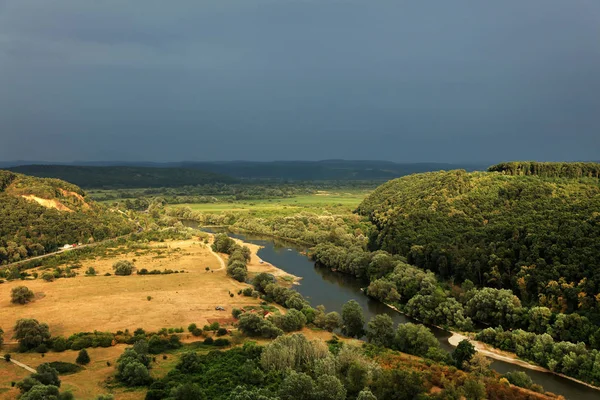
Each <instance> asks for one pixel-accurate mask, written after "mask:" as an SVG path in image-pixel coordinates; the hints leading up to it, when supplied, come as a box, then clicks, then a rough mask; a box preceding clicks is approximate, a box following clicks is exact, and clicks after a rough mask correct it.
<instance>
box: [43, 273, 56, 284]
mask: <svg viewBox="0 0 600 400" xmlns="http://www.w3.org/2000/svg"><path fill="white" fill-rule="evenodd" d="M54 278H55V276H54V274H53V273H52V272H44V273H43V274H42V279H43V280H45V281H46V282H52V281H53V280H54Z"/></svg>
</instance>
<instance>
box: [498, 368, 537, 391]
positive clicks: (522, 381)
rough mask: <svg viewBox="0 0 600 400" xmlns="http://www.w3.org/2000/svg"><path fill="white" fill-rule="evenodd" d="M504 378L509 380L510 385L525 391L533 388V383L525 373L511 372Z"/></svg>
mask: <svg viewBox="0 0 600 400" xmlns="http://www.w3.org/2000/svg"><path fill="white" fill-rule="evenodd" d="M504 377H505V378H506V379H508V381H509V382H510V383H512V384H513V385H515V386H519V387H522V388H525V389H530V388H531V386H533V381H532V380H531V378H530V377H529V375H527V374H526V373H525V372H523V371H510V372H507V373H506V374H504Z"/></svg>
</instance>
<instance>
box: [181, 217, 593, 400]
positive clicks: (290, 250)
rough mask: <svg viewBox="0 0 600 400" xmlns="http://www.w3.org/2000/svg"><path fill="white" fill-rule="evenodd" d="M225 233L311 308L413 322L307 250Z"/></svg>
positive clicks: (545, 379) (549, 383)
mask: <svg viewBox="0 0 600 400" xmlns="http://www.w3.org/2000/svg"><path fill="white" fill-rule="evenodd" d="M188 225H189V226H192V227H197V225H196V224H195V223H188ZM203 230H205V231H207V232H214V230H212V229H207V228H203ZM227 234H228V235H229V236H231V237H234V238H237V239H240V240H243V241H244V242H248V243H253V244H256V245H259V246H262V248H261V249H260V250H259V251H258V256H259V257H260V258H261V259H263V260H265V261H267V262H269V263H271V264H273V265H275V266H276V267H278V268H280V269H282V270H284V271H285V272H288V273H290V274H292V275H296V276H298V277H302V280H301V281H300V285H298V286H295V287H294V288H295V289H296V290H297V291H298V292H299V293H300V294H302V295H303V296H304V298H306V299H307V300H308V301H309V302H310V304H311V305H312V306H313V307H316V306H318V305H320V304H322V305H324V306H325V308H326V309H327V311H328V312H329V311H337V312H340V313H341V311H342V306H343V305H344V304H345V303H346V302H348V301H349V300H356V301H357V302H358V304H360V306H361V307H362V309H363V311H364V314H365V320H366V321H369V320H370V319H371V318H372V317H373V316H375V315H377V314H388V315H389V316H390V317H392V319H393V320H394V322H395V323H396V324H402V323H406V322H411V321H413V320H411V319H410V318H408V317H407V316H405V315H404V314H401V313H399V312H396V311H394V310H392V309H391V308H389V307H387V306H386V305H384V304H383V303H381V302H379V301H376V300H374V299H371V298H370V297H367V296H365V295H364V294H363V293H362V292H361V288H363V287H365V286H366V285H367V283H366V282H361V281H360V280H358V279H356V278H354V277H352V276H350V275H345V274H341V273H337V272H332V271H331V270H329V269H327V268H319V267H316V266H315V263H314V262H312V261H311V260H310V259H309V258H308V257H306V256H305V255H303V254H301V253H302V252H305V251H306V250H307V249H306V248H303V247H301V246H298V245H297V244H293V243H290V242H286V241H282V240H278V239H274V238H271V237H265V236H259V235H254V234H240V233H233V232H229V231H228V232H227ZM415 322H416V321H415ZM429 328H430V329H431V330H432V332H433V333H434V334H435V336H436V337H437V338H438V340H439V341H440V344H441V346H442V348H443V349H445V350H447V351H452V349H453V347H452V346H451V345H450V344H449V343H448V338H449V337H450V333H449V332H447V331H444V330H442V329H439V328H436V327H429ZM491 368H493V369H494V370H496V371H498V372H500V373H506V372H508V371H523V372H525V373H527V375H529V376H530V377H531V379H532V380H533V381H534V382H535V383H537V384H540V385H542V386H543V387H544V389H545V390H546V391H548V392H552V393H555V394H560V395H562V396H564V397H565V398H567V399H577V400H599V399H600V391H598V390H595V389H592V388H589V387H587V386H584V385H580V384H578V383H576V382H573V381H571V380H569V379H565V378H562V377H560V376H557V375H554V374H549V373H546V372H540V371H534V370H530V369H527V368H523V367H520V366H518V365H513V364H509V363H506V362H503V361H497V360H494V361H493V362H492V364H491Z"/></svg>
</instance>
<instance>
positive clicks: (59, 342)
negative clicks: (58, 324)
mask: <svg viewBox="0 0 600 400" xmlns="http://www.w3.org/2000/svg"><path fill="white" fill-rule="evenodd" d="M67 348H68V346H67V339H65V338H64V337H62V336H58V337H55V338H54V340H52V350H54V351H56V352H58V353H60V352H63V351H65V350H67Z"/></svg>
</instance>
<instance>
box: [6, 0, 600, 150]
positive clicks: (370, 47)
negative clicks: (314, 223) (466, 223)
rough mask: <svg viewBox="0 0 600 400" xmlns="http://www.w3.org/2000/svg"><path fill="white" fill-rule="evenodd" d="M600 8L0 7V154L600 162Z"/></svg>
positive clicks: (316, 0)
mask: <svg viewBox="0 0 600 400" xmlns="http://www.w3.org/2000/svg"><path fill="white" fill-rule="evenodd" d="M598 38H600V2H598V1H597V0H587V1H586V0H571V1H564V0H527V1H522V0H518V1H517V0H505V1H501V2H484V1H478V0H469V1H468V0H454V1H410V2H409V1H401V0H393V1H388V0H377V1H367V0H363V1H358V0H346V1H342V0H339V1H336V0H237V1H233V0H212V1H211V0H205V1H191V0H178V1H172V2H166V1H162V0H161V1H157V0H144V1H127V2H123V1H119V0H103V1H93V2H91V1H81V0H54V1H43V0H4V1H2V0H0V136H1V140H0V159H5V160H6V159H18V158H20V159H38V160H50V161H69V160H74V159H79V160H81V159H87V160H99V159H102V160H119V159H120V160H123V159H128V160H156V161H166V160H183V159H186V160H222V159H251V160H261V159H262V160H271V159H323V158H348V159H350V158H351V159H388V160H394V161H480V160H481V161H496V160H506V159H523V158H525V159H548V160H559V159H566V160H576V159H598V158H600V157H599V156H598V154H599V151H600V95H599V93H600V42H599V40H598Z"/></svg>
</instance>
